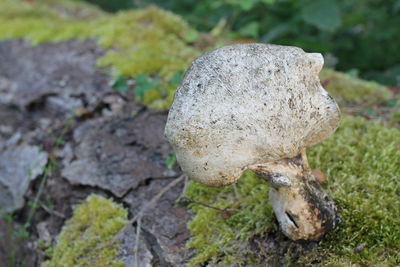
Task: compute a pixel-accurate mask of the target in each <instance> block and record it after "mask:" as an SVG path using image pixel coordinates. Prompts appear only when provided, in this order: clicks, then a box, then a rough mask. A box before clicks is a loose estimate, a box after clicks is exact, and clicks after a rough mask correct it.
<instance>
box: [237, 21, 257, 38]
mask: <svg viewBox="0 0 400 267" xmlns="http://www.w3.org/2000/svg"><path fill="white" fill-rule="evenodd" d="M259 28H260V24H259V23H258V22H250V23H248V24H246V25H245V26H243V27H242V28H240V29H239V33H240V34H241V35H243V36H247V37H253V38H257V37H258V30H259Z"/></svg>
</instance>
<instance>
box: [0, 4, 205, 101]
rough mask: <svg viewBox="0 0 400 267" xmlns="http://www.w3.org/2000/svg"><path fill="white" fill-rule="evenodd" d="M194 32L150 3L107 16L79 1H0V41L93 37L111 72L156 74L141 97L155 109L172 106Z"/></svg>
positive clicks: (100, 62) (189, 58) (193, 53)
mask: <svg viewBox="0 0 400 267" xmlns="http://www.w3.org/2000/svg"><path fill="white" fill-rule="evenodd" d="M196 36H197V32H196V31H195V30H194V29H192V28H191V27H189V25H188V24H187V23H186V22H185V21H184V20H182V19H181V18H180V17H178V16H176V15H174V14H172V13H170V12H167V11H164V10H161V9H159V8H157V7H154V6H153V7H149V8H146V9H138V10H130V11H124V12H119V13H117V14H115V15H110V14H107V13H104V12H101V11H99V10H97V9H96V8H94V7H92V6H90V5H87V4H83V3H80V2H78V1H67V0H57V1H43V0H42V1H39V0H38V1H34V2H33V3H30V2H28V1H22V0H1V1H0V40H2V39H15V38H25V39H27V40H29V41H30V42H32V43H33V44H39V43H42V42H59V41H65V40H70V39H87V38H95V39H97V40H98V43H99V44H100V46H101V47H103V48H105V49H106V50H107V52H106V53H105V54H104V55H103V56H102V57H101V58H100V59H99V60H98V65H99V66H110V67H111V68H112V70H113V73H114V75H115V76H119V75H122V76H124V77H134V76H137V75H139V74H142V73H145V74H148V75H156V76H158V77H160V84H159V86H158V87H156V88H154V91H153V92H146V93H145V97H144V99H145V103H146V104H149V105H150V106H152V107H155V108H166V107H168V106H169V105H170V104H171V102H172V98H173V94H174V91H175V87H173V88H172V87H171V86H169V85H168V84H169V82H170V80H171V79H172V77H173V75H174V74H175V73H176V72H177V71H180V70H183V69H185V68H186V67H187V66H188V65H189V63H190V62H191V61H192V60H193V59H194V58H195V57H196V56H198V55H199V52H198V50H196V49H195V48H193V47H191V46H190V45H189V43H190V42H192V41H194V39H195V38H196ZM147 94H149V95H150V96H147ZM156 100H157V102H156V103H153V102H155V101H156ZM160 100H163V101H160Z"/></svg>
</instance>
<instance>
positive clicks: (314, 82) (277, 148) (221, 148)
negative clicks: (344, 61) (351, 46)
mask: <svg viewBox="0 0 400 267" xmlns="http://www.w3.org/2000/svg"><path fill="white" fill-rule="evenodd" d="M322 66H323V58H322V56H321V55H320V54H317V53H305V52H304V51H303V50H302V49H300V48H296V47H287V46H278V45H267V44H236V45H231V46H226V47H222V48H219V49H216V50H214V51H212V52H210V53H207V54H205V55H203V56H201V57H200V58H198V59H197V60H195V61H194V62H193V63H192V65H191V67H190V68H189V70H188V71H187V72H186V75H185V77H184V79H183V81H182V83H181V85H180V87H179V88H178V90H177V92H176V95H175V99H174V103H173V105H172V107H171V110H170V112H169V117H168V122H167V125H166V129H165V134H166V136H167V138H168V140H169V141H170V143H171V144H172V146H173V147H174V149H175V152H176V157H177V160H178V162H179V164H180V165H181V167H182V169H183V171H184V172H185V173H186V174H187V175H188V176H189V177H190V178H192V179H194V180H197V181H199V182H202V183H204V184H207V185H211V186H221V185H228V184H232V183H234V182H235V181H236V180H237V179H239V177H240V175H241V173H242V172H243V170H244V169H245V168H246V167H247V166H250V165H254V164H262V163H265V162H270V161H273V160H279V159H282V158H292V157H295V156H296V155H299V154H300V152H301V149H302V148H304V147H308V146H312V145H314V144H316V143H319V142H320V141H322V140H324V139H325V138H327V137H328V136H329V135H331V134H332V133H333V132H334V131H335V130H336V128H337V126H338V124H339V117H340V115H339V110H338V107H337V105H336V103H335V101H334V100H333V99H332V98H331V97H330V96H329V94H328V93H327V92H326V91H325V90H324V88H323V87H322V86H321V84H320V81H319V78H318V73H319V71H320V70H321V68H322Z"/></svg>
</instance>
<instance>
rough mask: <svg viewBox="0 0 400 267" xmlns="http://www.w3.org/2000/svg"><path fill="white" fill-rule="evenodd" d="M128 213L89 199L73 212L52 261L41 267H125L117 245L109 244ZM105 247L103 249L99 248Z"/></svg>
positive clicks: (93, 197) (95, 197)
mask: <svg viewBox="0 0 400 267" xmlns="http://www.w3.org/2000/svg"><path fill="white" fill-rule="evenodd" d="M127 214H128V213H127V211H126V210H125V209H124V208H123V207H122V206H121V205H118V204H116V203H114V202H113V201H112V200H110V199H106V198H104V197H102V196H99V195H90V196H89V197H88V198H87V199H86V201H85V202H84V203H82V204H80V205H79V206H77V207H76V209H75V210H74V214H73V216H72V218H71V219H70V220H68V221H67V222H66V223H65V225H64V227H63V229H62V231H61V234H60V236H59V238H58V242H57V245H56V246H55V247H54V249H53V252H52V253H51V254H52V255H51V259H50V260H48V261H46V262H44V263H43V264H42V267H55V266H65V267H67V266H99V267H111V266H112V267H117V266H124V262H123V261H122V260H118V259H117V256H118V248H119V244H118V242H116V243H114V244H108V245H107V243H108V242H110V241H111V240H112V238H113V237H114V236H115V235H116V234H117V233H118V232H119V231H120V230H121V229H122V227H124V226H125V225H126V223H127V222H128V220H127ZM101 245H105V246H104V247H102V248H101V247H100V246H101Z"/></svg>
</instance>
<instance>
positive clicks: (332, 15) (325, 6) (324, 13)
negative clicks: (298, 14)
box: [302, 0, 341, 32]
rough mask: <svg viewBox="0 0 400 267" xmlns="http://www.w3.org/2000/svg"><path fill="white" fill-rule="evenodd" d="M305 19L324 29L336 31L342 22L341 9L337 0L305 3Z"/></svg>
mask: <svg viewBox="0 0 400 267" xmlns="http://www.w3.org/2000/svg"><path fill="white" fill-rule="evenodd" d="M302 17H303V20H304V21H305V22H307V23H309V24H311V25H314V26H316V27H318V28H319V29H320V30H323V31H330V32H333V31H335V30H336V29H337V28H338V27H339V26H340V24H341V15H340V9H339V7H338V5H337V3H336V1H335V0H317V1H313V2H310V4H309V5H304V8H303V11H302Z"/></svg>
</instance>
